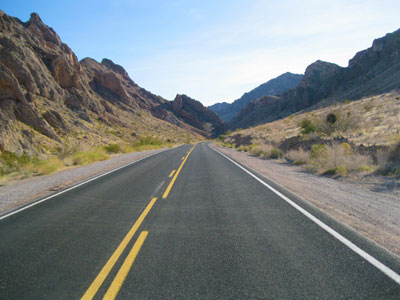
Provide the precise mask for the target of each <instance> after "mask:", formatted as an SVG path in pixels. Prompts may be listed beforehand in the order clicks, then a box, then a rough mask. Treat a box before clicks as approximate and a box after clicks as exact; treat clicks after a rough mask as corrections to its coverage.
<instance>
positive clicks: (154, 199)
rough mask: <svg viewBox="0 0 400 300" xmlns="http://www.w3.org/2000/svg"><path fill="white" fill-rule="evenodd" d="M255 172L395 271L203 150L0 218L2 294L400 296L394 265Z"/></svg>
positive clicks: (158, 160) (152, 161) (180, 152)
mask: <svg viewBox="0 0 400 300" xmlns="http://www.w3.org/2000/svg"><path fill="white" fill-rule="evenodd" d="M173 170H175V171H173ZM256 175H257V174H256ZM257 176H258V177H259V178H261V179H262V180H263V181H265V182H266V183H267V184H270V185H271V186H272V187H273V188H275V189H277V190H278V191H280V192H281V193H282V194H283V197H285V196H286V197H288V198H290V200H291V201H293V203H295V205H299V206H300V207H301V208H302V209H304V210H305V211H307V213H310V214H312V216H313V217H315V218H318V220H320V221H321V222H323V224H324V225H327V226H329V228H330V229H332V230H334V231H335V232H336V233H337V234H339V235H340V236H341V237H343V238H344V239H345V240H346V241H351V242H352V243H353V244H354V245H356V247H359V248H360V249H362V251H365V253H368V254H369V255H371V256H372V257H373V258H374V259H376V260H377V261H378V262H379V263H382V266H383V267H384V268H388V269H390V271H392V272H393V274H394V275H393V274H392V277H390V276H388V275H386V274H385V273H384V272H383V271H382V269H379V268H378V267H377V266H376V265H373V264H372V263H370V262H369V261H367V259H365V258H363V257H361V256H360V254H358V253H356V252H355V251H354V250H352V249H350V247H349V246H348V245H346V244H345V243H344V242H342V241H339V240H338V238H337V237H334V236H333V235H332V234H330V233H328V232H327V231H326V230H325V229H323V228H322V227H321V226H320V225H318V224H316V223H315V222H314V221H313V220H311V219H310V217H306V216H305V215H304V213H302V212H300V211H299V210H298V209H296V208H294V207H293V205H290V203H288V202H287V201H285V200H284V199H283V198H282V196H279V195H277V193H276V192H273V191H272V190H271V189H270V188H268V187H266V186H265V185H264V184H262V183H261V182H260V181H258V180H256V179H255V178H254V177H252V176H250V175H249V174H248V173H247V172H245V171H244V170H243V169H241V168H239V167H238V166H237V165H235V164H234V163H232V162H231V161H229V160H228V159H227V158H225V157H223V156H222V155H221V154H219V153H217V152H215V151H214V150H212V149H210V148H209V146H208V145H207V144H205V143H203V144H199V145H197V146H195V147H194V148H193V147H192V145H185V146H181V147H179V148H176V149H171V150H168V151H165V152H162V153H159V154H156V155H154V156H151V157H149V158H146V159H144V160H142V161H140V162H137V163H135V164H132V165H130V166H128V167H126V168H123V169H120V170H118V171H116V172H113V173H111V174H108V175H106V176H103V177H101V178H98V179H96V180H93V181H91V182H88V183H86V184H84V185H81V186H79V187H77V188H75V189H72V190H69V191H67V192H65V193H62V194H60V195H58V196H56V197H53V198H51V199H49V200H47V201H44V202H42V203H40V204H38V205H36V206H33V207H30V208H28V209H26V210H23V211H21V212H19V213H17V214H14V215H11V216H9V217H6V218H4V219H2V220H0V299H1V300H4V299H12V300H14V299H18V300H20V299H307V300H311V299H329V300H331V299H347V300H354V299H362V300H364V299H373V300H379V299H396V300H399V299H400V284H399V283H396V281H395V279H396V275H397V276H398V274H399V273H400V261H399V260H398V258H396V257H393V256H391V255H390V254H389V253H387V252H386V251H384V250H383V249H380V248H379V247H377V246H376V245H374V244H373V243H371V242H369V241H368V240H366V239H364V238H362V237H361V236H359V235H357V234H356V233H354V232H352V231H351V230H349V229H348V228H346V227H344V226H342V225H341V224H338V223H337V222H335V221H334V220H332V219H330V218H329V217H328V216H326V215H324V214H323V213H321V212H319V211H318V210H316V209H315V208H313V207H312V206H310V205H308V204H307V203H304V202H302V200H301V199H298V198H297V197H296V196H295V195H292V194H290V193H289V192H287V191H285V190H283V189H281V188H280V187H279V186H276V185H274V184H273V183H270V182H269V181H268V179H265V178H263V177H261V176H260V175H257Z"/></svg>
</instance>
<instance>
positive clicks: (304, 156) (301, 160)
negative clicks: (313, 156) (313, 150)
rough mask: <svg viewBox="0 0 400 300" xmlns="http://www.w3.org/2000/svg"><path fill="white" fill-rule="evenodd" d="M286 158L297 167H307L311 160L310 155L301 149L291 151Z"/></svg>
mask: <svg viewBox="0 0 400 300" xmlns="http://www.w3.org/2000/svg"><path fill="white" fill-rule="evenodd" d="M286 157H287V158H288V159H290V160H291V161H292V162H293V163H294V164H295V165H305V164H307V163H308V162H309V160H310V153H308V152H307V151H305V150H304V149H302V148H300V149H299V150H290V151H289V152H288V153H286Z"/></svg>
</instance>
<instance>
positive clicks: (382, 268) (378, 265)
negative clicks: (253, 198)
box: [209, 146, 400, 284]
mask: <svg viewBox="0 0 400 300" xmlns="http://www.w3.org/2000/svg"><path fill="white" fill-rule="evenodd" d="M209 147H210V146H209ZM210 148H211V149H212V150H214V151H215V152H217V153H219V154H221V155H222V156H223V157H225V158H226V159H228V160H229V161H231V162H232V163H233V164H235V165H236V166H237V167H239V168H240V169H242V170H243V171H245V172H246V173H247V174H249V175H250V176H251V177H253V178H254V179H256V180H257V181H258V182H260V183H261V184H263V185H264V186H266V187H267V188H268V189H270V190H271V191H272V192H274V193H275V194H276V195H278V196H279V197H281V198H282V199H283V200H285V201H286V202H287V203H289V204H290V205H291V206H292V207H294V208H295V209H297V210H298V211H299V212H301V213H302V214H303V215H305V216H306V217H307V218H309V219H310V220H311V221H313V222H314V223H315V224H317V225H318V226H320V227H321V228H322V229H324V230H325V231H327V232H328V233H329V234H331V235H332V236H333V237H335V238H336V239H338V240H339V241H340V242H342V243H343V244H344V245H346V246H347V247H349V248H350V249H351V250H353V251H354V252H355V253H357V254H358V255H360V256H361V257H362V258H364V259H365V260H367V261H368V262H369V263H370V264H372V265H373V266H375V267H376V268H378V269H379V270H380V271H382V272H383V273H385V274H386V275H387V276H389V277H390V278H391V279H393V280H394V281H395V282H396V283H398V284H400V275H399V274H397V273H396V272H394V271H393V270H392V269H390V268H389V267H387V266H385V265H384V264H383V263H381V262H380V261H379V260H377V259H376V258H374V257H373V256H371V255H370V254H368V253H367V252H365V251H364V250H362V249H361V248H359V247H358V246H356V245H355V244H353V243H352V242H350V241H349V240H348V239H346V238H345V237H344V236H342V235H341V234H340V233H338V232H337V231H335V230H334V229H332V228H331V227H329V226H328V225H326V224H325V223H323V222H322V221H321V220H319V219H318V218H317V217H314V216H313V215H312V214H311V213H309V212H308V211H306V210H305V209H304V208H302V207H300V206H299V205H298V204H296V203H295V202H293V201H292V200H290V199H289V198H288V197H286V196H285V195H283V194H282V193H281V192H279V191H277V190H276V189H274V188H273V187H272V186H270V185H269V184H268V183H266V182H264V181H263V180H262V179H260V178H259V177H257V176H256V175H254V174H253V173H251V172H250V171H248V170H246V169H245V168H243V167H242V166H241V165H239V164H238V163H237V162H235V161H234V160H233V159H231V158H229V157H228V156H226V155H225V154H223V153H221V152H220V151H218V150H216V149H214V148H212V147H210Z"/></svg>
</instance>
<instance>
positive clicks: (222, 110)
mask: <svg viewBox="0 0 400 300" xmlns="http://www.w3.org/2000/svg"><path fill="white" fill-rule="evenodd" d="M302 77H303V75H300V74H292V73H289V72H287V73H284V74H282V75H280V76H278V77H276V78H274V79H271V80H269V81H268V82H266V83H263V84H261V85H260V86H258V87H256V88H255V89H253V90H251V91H250V92H248V93H245V94H244V95H243V96H242V97H241V98H240V99H237V100H235V101H234V102H233V103H226V102H222V103H216V104H214V105H211V106H209V108H210V109H211V110H213V111H214V112H215V113H217V114H218V116H220V118H221V119H222V120H224V121H225V122H229V121H230V120H231V119H233V118H234V117H235V116H236V115H237V114H238V113H239V112H240V111H241V110H242V109H243V108H245V107H246V105H247V103H250V102H252V101H254V100H256V99H258V98H261V97H263V96H271V95H272V96H277V95H280V94H282V93H283V92H286V91H287V90H289V89H291V88H293V87H295V86H297V85H298V84H299V83H300V81H301V79H302Z"/></svg>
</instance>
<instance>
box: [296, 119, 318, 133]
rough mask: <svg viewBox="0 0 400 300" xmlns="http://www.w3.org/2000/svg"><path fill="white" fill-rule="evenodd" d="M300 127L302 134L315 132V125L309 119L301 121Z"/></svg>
mask: <svg viewBox="0 0 400 300" xmlns="http://www.w3.org/2000/svg"><path fill="white" fill-rule="evenodd" d="M300 127H301V133H302V134H309V133H313V132H315V130H316V126H315V124H314V123H313V122H312V121H311V120H309V119H303V120H302V121H301V123H300Z"/></svg>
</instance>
